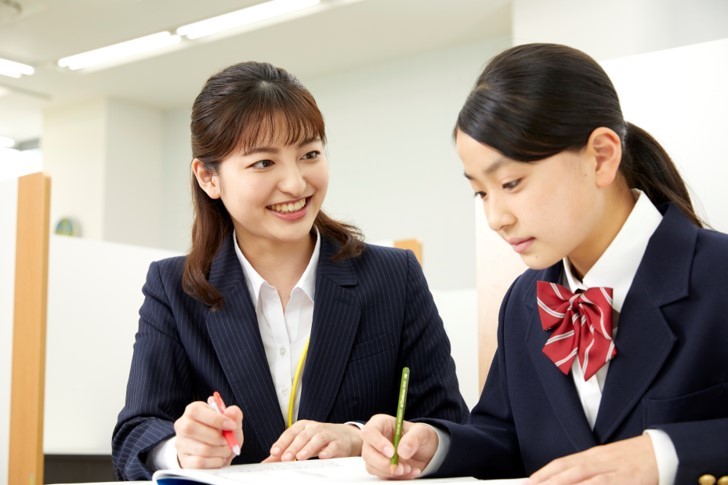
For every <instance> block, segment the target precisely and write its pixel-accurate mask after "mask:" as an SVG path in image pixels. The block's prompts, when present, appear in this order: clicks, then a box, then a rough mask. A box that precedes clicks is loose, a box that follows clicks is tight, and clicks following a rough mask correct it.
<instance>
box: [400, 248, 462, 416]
mask: <svg viewBox="0 0 728 485" xmlns="http://www.w3.org/2000/svg"><path fill="white" fill-rule="evenodd" d="M406 254H407V275H408V276H407V293H406V299H407V300H406V305H405V321H404V325H403V330H402V340H401V343H400V352H399V355H400V365H399V368H400V369H401V368H402V367H403V366H409V367H410V368H411V371H412V378H411V380H410V387H409V390H408V397H407V415H408V417H412V418H414V417H434V418H441V419H446V420H449V421H454V422H458V423H462V422H466V421H467V419H468V408H467V406H466V404H465V401H464V400H463V397H462V395H461V394H460V387H459V385H458V379H457V375H456V373H455V362H454V361H453V359H452V355H451V352H450V350H451V349H450V340H449V339H448V336H447V333H446V332H445V328H444V326H443V323H442V319H441V318H440V315H439V313H438V311H437V307H436V306H435V302H434V299H433V297H432V294H431V293H430V290H429V288H428V286H427V281H426V280H425V276H424V273H423V272H422V267H421V266H420V264H419V262H418V261H417V259H416V258H415V256H414V254H413V253H412V252H411V251H407V252H406ZM397 382H399V378H398V379H397Z"/></svg>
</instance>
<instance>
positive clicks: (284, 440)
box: [270, 421, 304, 457]
mask: <svg viewBox="0 0 728 485" xmlns="http://www.w3.org/2000/svg"><path fill="white" fill-rule="evenodd" d="M303 427H304V424H302V422H301V421H298V422H296V423H295V424H294V425H293V426H291V427H290V428H288V429H287V430H285V431H284V432H283V433H282V434H281V435H280V436H279V437H278V439H277V440H276V442H275V443H273V445H271V447H270V454H271V455H274V456H277V457H280V456H281V455H282V454H283V452H284V451H285V450H287V449H288V447H289V446H291V443H293V440H294V439H295V438H296V435H297V434H298V433H299V431H300V430H301V429H303Z"/></svg>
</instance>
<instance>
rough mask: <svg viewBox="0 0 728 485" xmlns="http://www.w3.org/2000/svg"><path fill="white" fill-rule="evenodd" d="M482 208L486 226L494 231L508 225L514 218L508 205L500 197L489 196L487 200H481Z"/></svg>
mask: <svg viewBox="0 0 728 485" xmlns="http://www.w3.org/2000/svg"><path fill="white" fill-rule="evenodd" d="M483 210H484V211H485V218H486V219H487V220H488V226H490V228H491V229H492V230H494V231H496V232H498V231H500V230H502V229H503V228H504V227H508V226H510V225H511V224H513V223H514V222H515V220H516V218H515V216H514V215H513V213H512V212H511V210H510V209H509V207H508V205H507V204H506V203H505V202H504V201H503V200H502V199H501V198H496V197H492V196H491V197H489V199H488V200H487V201H483Z"/></svg>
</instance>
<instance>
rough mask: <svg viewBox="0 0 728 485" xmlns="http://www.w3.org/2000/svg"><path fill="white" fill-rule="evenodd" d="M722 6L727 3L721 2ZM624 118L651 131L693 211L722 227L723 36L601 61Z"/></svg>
mask: <svg viewBox="0 0 728 485" xmlns="http://www.w3.org/2000/svg"><path fill="white" fill-rule="evenodd" d="M726 4H727V5H728V2H726ZM602 65H603V66H604V68H605V70H606V71H607V73H608V74H609V77H610V78H611V79H612V82H613V83H614V86H615V88H616V90H617V93H619V97H620V102H621V103H622V110H623V113H624V117H625V119H627V120H628V121H631V122H632V123H635V124H637V125H638V126H640V127H642V128H643V129H645V130H647V131H648V132H649V133H651V134H652V135H653V136H654V137H655V138H656V139H657V140H658V141H659V142H660V144H661V145H662V146H663V147H664V148H665V149H666V150H667V152H668V153H669V154H670V156H671V157H672V159H673V161H674V162H675V165H677V167H678V170H680V172H681V174H682V176H683V178H684V179H685V180H686V182H687V184H688V187H689V189H690V192H691V198H692V200H693V205H694V206H695V209H696V211H698V213H699V214H700V215H701V216H702V217H703V218H704V219H706V220H707V222H708V223H709V224H710V225H711V226H712V227H714V228H715V229H717V230H720V231H723V232H728V211H726V207H728V194H727V193H726V191H725V189H724V188H723V184H724V182H725V181H726V180H728V164H727V163H726V157H725V134H726V133H728V119H726V110H728V89H726V86H728V38H726V39H723V40H718V41H712V42H705V43H701V44H694V45H689V46H684V47H678V48H674V49H667V50H664V51H658V52H650V53H646V54H640V55H635V56H630V57H628V58H624V59H614V60H609V61H605V62H603V63H602Z"/></svg>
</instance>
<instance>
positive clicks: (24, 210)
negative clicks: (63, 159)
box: [8, 173, 50, 485]
mask: <svg viewBox="0 0 728 485" xmlns="http://www.w3.org/2000/svg"><path fill="white" fill-rule="evenodd" d="M17 226H18V228H17V242H16V257H15V303H14V321H13V358H12V383H11V392H10V446H9V453H8V483H9V484H13V485H16V484H18V485H26V484H27V485H41V484H42V483H43V401H44V398H45V355H46V307H47V294H48V238H49V232H50V178H49V177H48V176H46V175H44V174H42V173H37V174H32V175H26V176H24V177H20V178H19V179H18V223H17Z"/></svg>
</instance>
